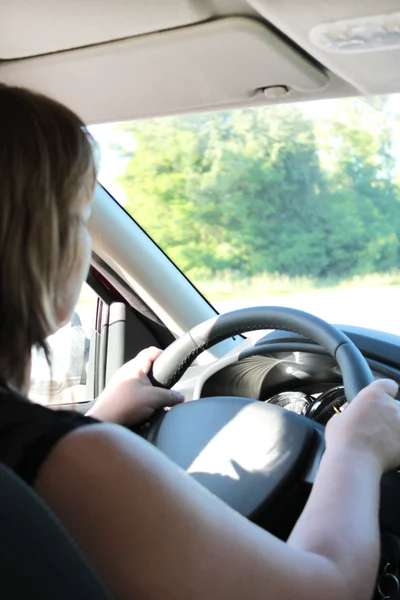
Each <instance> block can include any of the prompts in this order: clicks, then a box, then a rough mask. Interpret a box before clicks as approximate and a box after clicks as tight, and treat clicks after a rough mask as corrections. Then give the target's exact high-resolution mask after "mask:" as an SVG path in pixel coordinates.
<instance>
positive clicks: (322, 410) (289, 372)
mask: <svg viewBox="0 0 400 600" xmlns="http://www.w3.org/2000/svg"><path fill="white" fill-rule="evenodd" d="M340 329H341V330H342V331H343V332H344V333H345V334H346V335H347V336H348V337H350V339H352V341H353V342H354V343H355V344H356V345H357V346H358V348H359V349H360V351H361V352H362V353H363V355H364V357H365V358H366V360H367V362H368V363H369V366H370V367H371V370H372V373H373V375H374V377H375V378H376V379H377V378H382V377H388V378H391V379H394V380H395V381H397V382H398V383H399V384H400V336H395V335H392V334H389V333H384V332H379V331H374V330H370V329H364V328H352V327H340ZM208 396H242V397H247V398H254V399H255V400H260V401H262V402H268V403H271V404H276V405H278V406H281V407H282V408H285V409H287V410H291V411H293V412H296V413H298V414H301V415H304V416H306V417H308V418H310V419H312V420H314V421H316V422H318V423H320V424H321V425H326V424H327V422H328V421H329V419H330V418H331V417H332V416H333V415H334V414H336V413H340V412H342V411H343V410H345V409H346V406H347V402H346V396H345V392H344V388H343V382H342V377H341V373H340V370H339V368H338V365H337V363H336V361H335V360H334V359H333V358H332V357H331V356H329V355H328V354H327V353H326V352H325V351H324V350H323V349H322V348H321V347H320V346H318V345H316V344H315V343H313V342H311V341H310V340H307V339H306V338H304V337H302V336H300V335H298V334H294V333H289V332H282V331H274V332H272V333H270V334H268V335H266V336H264V337H263V338H261V339H260V340H259V341H258V342H257V343H256V344H255V345H253V346H250V345H249V344H247V343H246V342H245V343H244V347H242V348H240V350H239V351H238V352H236V353H233V354H232V355H231V356H230V357H226V358H224V359H221V361H218V362H217V363H215V364H214V365H213V367H212V368H211V369H209V370H208V371H206V372H204V375H203V377H202V381H201V383H200V387H199V390H198V397H208ZM399 399H400V398H399Z"/></svg>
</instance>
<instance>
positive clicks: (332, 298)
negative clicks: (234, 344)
mask: <svg viewBox="0 0 400 600" xmlns="http://www.w3.org/2000/svg"><path fill="white" fill-rule="evenodd" d="M255 305H257V306H261V305H270V306H287V307H290V308H298V309H300V310H305V311H307V312H310V313H313V314H315V315H317V316H318V317H321V318H322V319H325V320H326V321H328V322H330V323H334V324H340V325H355V326H360V327H369V328H371V329H378V330H382V331H388V332H390V333H395V334H398V335H400V312H399V311H400V286H392V287H384V288H376V287H375V288H365V289H346V288H343V289H336V290H314V291H311V292H304V293H298V294H290V295H283V294H279V295H267V294H266V295H265V296H264V297H263V298H257V301H256V302H252V301H249V300H240V299H239V298H237V299H235V300H224V301H221V302H215V303H214V306H215V308H216V309H217V310H218V311H219V312H221V313H222V312H228V311H231V310H236V309H238V308H245V307H247V306H255Z"/></svg>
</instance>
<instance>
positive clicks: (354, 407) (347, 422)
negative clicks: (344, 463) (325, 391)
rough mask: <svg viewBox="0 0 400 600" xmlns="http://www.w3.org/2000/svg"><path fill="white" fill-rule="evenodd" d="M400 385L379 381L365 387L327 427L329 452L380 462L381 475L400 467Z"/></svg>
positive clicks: (326, 434) (384, 380)
mask: <svg viewBox="0 0 400 600" xmlns="http://www.w3.org/2000/svg"><path fill="white" fill-rule="evenodd" d="M398 391H399V386H398V385H397V383H396V382H395V381H392V380H391V379H379V380H377V381H374V382H373V383H371V384H370V385H369V386H367V387H366V388H364V389H363V390H362V391H361V392H360V393H359V394H357V396H356V397H355V398H354V400H353V401H352V402H351V403H350V404H349V405H348V407H347V408H346V410H345V411H343V413H341V414H338V415H335V416H334V417H333V418H332V419H330V421H329V422H328V425H327V427H326V432H325V438H326V445H327V449H328V448H329V449H331V450H333V451H335V450H340V451H341V452H340V455H343V452H342V450H345V451H346V450H348V451H351V452H358V453H359V454H360V455H361V456H363V457H365V459H367V460H368V459H372V461H373V462H376V461H377V463H378V467H379V468H380V469H381V471H382V472H385V471H389V470H391V469H395V468H397V467H399V466H400V402H399V401H398V400H395V399H394V398H395V396H396V395H397V393H398Z"/></svg>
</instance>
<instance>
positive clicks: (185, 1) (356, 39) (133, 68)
mask: <svg viewBox="0 0 400 600" xmlns="http://www.w3.org/2000/svg"><path fill="white" fill-rule="evenodd" d="M399 11H400V9H399V3H398V2H397V1H395V0H381V2H377V0H364V1H363V2H349V1H344V0H337V1H336V2H329V1H328V0H305V1H303V2H299V0H279V2H278V1H277V0H204V1H202V0H164V1H163V2H160V1H158V0H147V1H146V2H143V1H141V0H129V1H126V0H114V1H113V2H106V1H104V2H96V1H95V0H87V1H85V2H81V3H71V2H68V1H67V0H56V1H54V0H31V1H30V2H29V3H26V2H22V1H21V0H14V1H13V2H11V1H10V0H0V17H1V18H0V81H1V82H3V83H6V84H10V85H20V86H24V87H28V88H31V89H33V90H37V91H39V92H42V93H44V94H47V95H49V96H51V97H53V98H55V99H57V100H59V101H60V102H62V103H64V104H66V105H67V106H68V107H70V108H71V109H72V110H74V111H75V112H77V113H78V114H79V115H80V117H81V118H82V119H83V120H84V121H85V122H86V123H87V124H88V125H97V124H101V123H110V122H123V121H127V120H137V119H150V118H154V117H164V116H168V115H185V114H191V113H199V112H207V111H217V110H226V109H236V108H246V107H255V106H268V105H279V104H285V105H286V104H289V103H290V104H292V103H293V104H295V103H299V102H307V101H316V100H322V99H334V98H346V97H354V96H360V97H364V98H366V99H368V98H372V97H374V96H377V95H388V94H394V93H397V92H400V75H399V67H398V65H399V58H400V12H399ZM149 210H151V207H149ZM90 227H91V233H92V240H93V257H92V263H91V269H90V273H89V277H88V280H87V283H86V286H87V289H89V290H90V294H91V296H90V298H91V307H92V308H91V319H92V321H91V322H92V326H91V330H90V336H89V338H90V339H89V338H88V336H87V335H84V334H83V333H82V332H81V330H80V329H79V328H80V327H81V324H80V322H79V320H77V321H76V322H75V323H73V324H72V326H71V327H72V329H71V331H72V330H74V331H73V333H74V335H75V334H76V335H75V337H74V339H76V340H77V341H76V344H78V346H79V348H81V349H82V357H81V359H80V358H79V356H78V357H77V356H75V355H74V358H73V361H75V362H74V364H76V365H77V366H76V373H75V372H74V376H73V378H72V379H73V382H72V384H71V385H73V386H74V387H75V388H77V390H78V391H77V394H78V392H79V394H78V395H76V396H75V397H74V398H72V396H71V399H70V400H67V401H65V399H64V401H63V402H61V400H60V398H61V397H62V394H63V393H64V391H63V385H62V384H61V383H60V384H59V385H58V384H57V386H58V387H57V386H56V392H55V400H54V399H53V400H54V401H53V402H52V403H51V404H53V408H54V409H55V410H57V409H58V408H66V407H67V408H72V409H74V410H78V411H80V412H82V413H85V412H86V411H87V410H88V409H89V408H90V407H91V406H93V404H94V403H95V401H96V397H97V396H98V395H99V393H100V392H101V391H102V389H103V388H104V386H105V385H106V383H107V381H108V380H109V379H110V377H111V376H112V375H113V374H114V373H115V371H116V370H117V369H118V368H119V367H120V366H122V365H123V364H124V363H125V362H127V361H128V360H129V359H131V358H133V357H134V356H135V355H136V354H137V353H138V352H139V351H140V350H142V349H144V348H146V347H148V346H151V345H155V346H157V347H159V348H162V349H163V350H164V352H163V353H162V355H161V356H160V357H159V358H158V359H157V360H156V362H155V364H154V368H153V371H152V373H151V379H152V382H153V383H154V385H158V386H164V387H167V388H171V387H174V389H177V390H179V391H181V392H183V393H184V395H185V398H186V402H185V403H184V404H182V405H180V406H176V407H174V408H173V409H171V410H166V411H161V412H160V413H158V414H157V415H156V416H155V417H154V418H152V419H151V420H149V421H148V422H146V423H143V424H141V425H140V426H139V427H138V428H137V429H136V430H135V431H136V433H137V434H138V435H141V436H143V437H145V438H146V439H147V440H148V442H149V443H151V444H154V445H155V446H156V447H158V448H159V449H160V450H161V451H162V452H164V453H165V454H166V455H167V456H169V457H170V458H171V460H173V461H174V462H176V463H177V464H178V465H179V466H180V467H182V468H183V469H184V470H186V471H187V472H188V473H189V474H190V475H191V476H192V477H194V478H195V479H197V480H198V481H199V482H200V483H201V484H202V485H204V486H206V487H207V488H208V489H209V490H211V491H212V492H213V493H214V494H216V495H217V496H219V497H220V498H222V499H223V500H224V501H225V502H226V503H227V504H229V505H230V506H232V507H233V508H235V509H236V510H237V511H238V512H240V513H241V514H243V515H244V516H246V517H247V518H248V519H251V520H252V521H254V522H255V523H257V524H259V525H260V526H261V527H263V528H265V529H267V530H268V531H270V532H272V533H274V534H275V535H276V536H278V537H280V538H281V539H283V540H285V539H287V537H288V536H289V534H290V532H291V530H292V528H293V526H294V524H295V522H296V520H297V519H298V517H299V515H300V513H301V511H302V509H303V508H304V505H305V502H306V501H307V498H308V495H309V493H310V490H311V487H312V484H313V481H314V478H315V473H316V471H317V469H318V464H319V461H320V458H321V456H322V453H323V451H324V428H325V425H326V424H327V422H328V420H329V418H330V417H331V416H332V415H334V414H335V413H336V412H338V411H340V410H341V409H342V408H343V407H344V406H345V404H346V403H347V402H349V401H351V400H352V399H353V398H354V396H355V395H356V394H357V392H358V391H359V390H361V389H362V388H363V387H365V386H366V385H367V384H368V383H369V382H371V381H372V380H373V379H374V378H380V377H390V378H392V379H394V380H396V381H398V382H399V383H400V337H399V336H398V335H395V334H393V333H390V332H383V331H376V330H374V329H372V328H367V327H363V328H362V327H358V326H357V327H356V326H353V325H352V324H349V325H346V326H335V325H333V324H330V323H327V322H325V321H324V320H322V319H321V318H319V317H316V316H313V315H311V314H308V313H305V312H303V311H299V310H296V309H293V308H287V307H279V306H272V307H271V306H252V307H249V308H239V309H237V310H234V311H232V312H228V313H226V314H221V315H220V314H218V312H217V310H216V309H215V308H214V306H213V305H212V303H211V302H209V301H208V300H207V298H206V297H205V296H204V295H203V294H202V293H200V292H199V290H198V289H197V288H196V286H195V285H194V284H193V283H192V282H191V281H190V279H189V278H188V277H187V276H186V275H185V274H184V272H183V271H182V270H180V269H179V268H178V266H176V265H175V264H174V262H172V260H170V258H169V257H168V255H167V254H166V253H165V252H164V250H163V249H162V248H161V247H160V246H159V245H158V244H157V243H156V242H155V241H153V239H152V238H151V236H150V235H149V234H148V233H147V232H146V231H145V230H144V229H143V228H142V227H141V226H140V224H139V223H138V222H136V221H135V220H134V218H132V216H131V215H130V214H129V213H128V212H127V211H126V210H125V209H124V207H123V205H122V204H121V203H119V202H118V201H117V200H116V199H115V198H114V197H113V195H112V194H111V193H110V191H108V190H107V189H106V187H105V186H104V185H101V184H100V183H98V185H97V187H96V191H95V199H94V209H93V214H92V217H91V222H90ZM186 234H187V235H188V236H190V231H187V232H186ZM379 309H381V310H384V307H380V308H379ZM379 309H377V310H379ZM74 328H75V329H74ZM255 331H257V332H260V333H259V335H258V336H256V337H253V336H251V337H249V336H245V335H244V334H246V333H248V332H255ZM71 339H72V338H71ZM74 343H75V342H74ZM79 348H78V350H76V349H75V350H73V351H72V350H71V352H72V354H73V353H74V352H75V354H76V352H78V354H79ZM72 354H71V356H72ZM71 356H69V357H67V358H66V360H70V359H71V360H72V358H71ZM74 368H75V367H74ZM48 393H49V388H48V385H47V384H43V385H42V384H41V383H40V381H36V380H34V381H33V391H32V397H33V399H34V400H37V401H41V399H40V398H41V397H45V396H46V395H47V394H48ZM57 398H58V400H57ZM77 398H78V400H77ZM287 409H288V410H287ZM277 448H278V450H279V451H278V452H277V451H276V449H277ZM0 479H1V480H2V483H1V486H2V489H4V495H3V494H2V498H1V503H2V510H1V511H0V520H1V521H4V523H3V527H4V528H3V531H4V532H6V533H5V534H4V535H5V538H6V539H7V540H13V543H12V544H10V546H7V548H4V549H3V550H4V554H7V558H6V557H5V556H4V560H2V561H0V564H1V565H2V567H1V577H2V580H3V581H11V579H12V580H13V585H11V584H10V586H9V587H10V592H9V593H8V592H7V593H8V595H7V596H5V597H7V598H28V597H29V598H45V597H47V596H45V594H44V592H43V581H44V580H45V579H46V577H48V578H49V581H51V582H52V583H51V585H54V586H55V585H56V582H57V581H58V582H59V585H60V588H59V589H58V588H56V587H54V588H52V593H51V597H52V598H64V597H65V598H67V597H68V598H70V597H74V598H80V597H82V598H89V597H90V598H91V597H96V598H101V597H103V596H104V597H108V596H107V591H106V590H105V589H104V588H102V586H101V583H100V582H99V581H98V579H97V576H96V574H95V573H93V572H92V571H91V569H90V567H89V566H88V565H86V564H85V561H84V559H83V558H82V557H81V556H79V553H78V551H77V550H76V549H75V548H74V547H73V545H72V543H71V541H70V540H69V539H68V536H67V534H66V533H65V532H64V531H63V530H62V528H61V527H60V525H59V524H58V523H57V522H56V520H55V519H54V518H53V517H52V515H51V513H50V511H49V509H47V507H45V506H44V504H43V503H42V502H41V501H40V499H39V498H38V497H36V495H35V494H34V493H33V492H32V491H31V490H28V489H27V488H26V489H25V486H24V485H22V483H21V482H19V481H18V478H17V477H16V476H14V475H13V474H12V473H10V472H9V471H8V470H6V469H5V468H4V469H3V468H1V469H0ZM399 500H400V479H399V472H397V471H395V472H392V473H389V474H387V475H385V476H384V478H383V480H382V496H381V508H380V521H381V535H382V565H381V569H380V573H379V576H378V580H377V588H376V597H377V598H400V581H399V580H400V576H399V579H398V569H399V568H400V512H399V511H398V510H397V506H398V503H399ZM3 505H4V506H3ZM6 505H7V506H8V508H7V511H6V509H5V506H6ZM39 513H40V514H39ZM33 521H34V522H35V523H36V526H35V527H34V528H33V529H32V528H31V525H29V523H32V522H33ZM38 523H39V525H40V526H39V525H37V524H38ZM44 531H45V532H48V533H46V535H45V534H44V533H43V532H44ZM28 532H30V533H29V534H28ZM25 537H29V539H30V540H31V541H30V542H29V544H28V545H26V544H25ZM35 539H37V540H38V542H39V540H40V543H39V545H40V547H41V552H43V553H45V554H46V553H47V555H48V556H51V555H52V552H51V549H52V548H54V547H57V548H58V549H59V553H58V554H57V556H53V558H52V559H51V560H50V559H48V558H44V555H43V558H42V560H41V554H40V553H39V554H36V553H37V550H36V544H35V543H34V542H33V541H32V540H35ZM22 547H24V564H27V565H28V564H31V565H32V567H31V569H30V574H29V573H28V575H27V579H26V581H27V580H28V579H29V578H30V577H31V578H32V581H33V580H34V579H35V569H36V568H37V569H39V566H37V565H38V563H41V564H42V566H43V563H47V564H48V565H49V567H48V571H49V572H48V573H47V572H46V569H43V568H42V567H40V569H41V570H40V577H39V578H38V577H36V580H37V581H38V582H39V583H37V585H38V586H39V587H38V589H37V591H35V590H36V588H35V586H36V584H35V585H33V584H32V581H31V580H30V579H29V581H30V587H29V593H30V594H31V595H26V594H28V592H27V591H26V589H25V588H24V583H23V581H20V582H19V583H18V585H14V583H15V580H16V579H18V578H17V577H16V575H15V574H16V573H17V568H16V566H15V565H16V562H15V561H17V560H19V559H18V558H17V557H18V554H19V553H20V551H21V548H22ZM6 549H7V552H5V550H6ZM3 550H2V551H1V552H2V554H3ZM35 554H36V559H35V561H33V557H34V555H35ZM47 555H46V556H47ZM62 562H63V563H64V567H63V569H61V568H59V567H58V566H57V564H58V565H60V564H61V563H62ZM13 565H14V566H13ZM65 565H68V568H67V567H66V566H65ZM28 571H29V569H28ZM61 571H63V572H64V574H63V573H61ZM65 571H68V573H69V576H68V578H67V579H68V586H69V587H68V590H67V591H65V590H64V587H63V585H64V579H65ZM18 572H19V573H20V570H18ZM71 573H73V576H72V575H71ZM70 575H71V578H69V577H70ZM36 580H35V581H36ZM65 585H67V583H65ZM7 590H8V587H7ZM62 590H64V591H62ZM24 594H25V595H24ZM35 594H36V595H35ZM63 594H64V595H63ZM68 594H69V595H68ZM49 597H50V596H49Z"/></svg>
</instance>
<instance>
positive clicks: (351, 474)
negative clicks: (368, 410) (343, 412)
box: [288, 449, 382, 599]
mask: <svg viewBox="0 0 400 600" xmlns="http://www.w3.org/2000/svg"><path fill="white" fill-rule="evenodd" d="M381 474H382V472H381V469H379V467H378V465H377V462H376V460H372V461H371V460H370V457H369V456H368V455H367V456H365V455H363V454H360V453H357V452H355V451H353V452H352V451H351V450H350V451H348V452H345V451H339V452H335V451H332V450H330V449H328V450H327V452H326V453H325V455H324V457H323V459H322V462H321V466H320V469H319V472H318V475H317V479H316V481H315V484H314V487H313V490H312V493H311V496H310V498H309V500H308V502H307V505H306V507H305V509H304V511H303V513H302V515H301V517H300V519H299V520H298V522H297V524H296V526H295V528H294V530H293V532H292V534H291V536H290V538H289V540H288V543H289V544H290V545H291V546H293V547H295V548H299V549H302V550H305V551H308V552H315V553H317V554H321V555H323V556H327V557H329V558H330V560H332V562H334V564H335V565H336V566H337V569H338V571H339V572H340V573H341V575H342V577H343V581H346V582H347V584H348V589H349V591H350V592H351V596H350V597H351V598H366V599H367V598H371V596H372V589H373V586H374V583H375V580H376V575H377V571H378V565H379V547H380V540H379V524H378V508H379V484H380V479H381Z"/></svg>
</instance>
